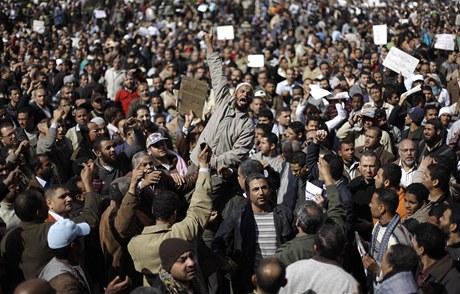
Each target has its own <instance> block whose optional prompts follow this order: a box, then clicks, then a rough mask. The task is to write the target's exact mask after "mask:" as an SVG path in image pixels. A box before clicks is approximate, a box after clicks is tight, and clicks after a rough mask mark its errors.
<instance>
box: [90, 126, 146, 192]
mask: <svg viewBox="0 0 460 294" xmlns="http://www.w3.org/2000/svg"><path fill="white" fill-rule="evenodd" d="M125 124H127V125H128V126H131V127H132V128H133V129H134V136H135V138H134V141H133V144H132V145H130V146H128V147H127V148H126V149H125V150H124V151H123V152H121V153H119V154H117V153H116V152H115V147H114V146H113V142H112V140H110V139H109V138H108V137H106V136H101V137H99V138H97V139H96V141H95V142H94V144H93V152H94V154H95V155H96V157H97V159H96V161H95V169H96V171H97V173H98V175H99V178H100V179H101V180H102V181H103V183H104V184H103V187H102V190H101V194H102V195H109V189H110V183H112V181H113V180H114V179H116V178H119V177H121V176H124V175H125V174H126V173H127V172H128V170H129V168H130V166H131V164H130V162H131V158H132V157H133V156H134V154H136V153H137V152H139V151H141V150H142V149H143V148H144V140H145V139H144V136H143V135H142V134H141V133H140V132H141V130H140V124H139V122H138V121H137V120H136V119H134V118H130V119H128V120H127V121H126V123H125Z"/></svg>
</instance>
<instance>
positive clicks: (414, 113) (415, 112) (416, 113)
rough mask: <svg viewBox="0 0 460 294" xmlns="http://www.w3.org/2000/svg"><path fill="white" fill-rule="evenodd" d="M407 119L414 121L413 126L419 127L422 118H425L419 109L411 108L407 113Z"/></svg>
mask: <svg viewBox="0 0 460 294" xmlns="http://www.w3.org/2000/svg"><path fill="white" fill-rule="evenodd" d="M407 114H409V117H410V118H411V119H412V120H413V121H414V123H415V124H417V125H420V124H421V123H422V121H423V117H424V116H425V111H423V109H421V108H419V107H412V108H411V109H409V111H407Z"/></svg>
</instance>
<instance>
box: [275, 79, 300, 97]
mask: <svg viewBox="0 0 460 294" xmlns="http://www.w3.org/2000/svg"><path fill="white" fill-rule="evenodd" d="M295 86H300V84H299V83H298V82H296V81H294V83H292V84H291V85H289V84H288V81H287V80H284V81H281V82H279V83H278V85H276V94H278V95H281V93H282V92H283V91H288V92H289V94H291V95H292V88H294V87H295Z"/></svg>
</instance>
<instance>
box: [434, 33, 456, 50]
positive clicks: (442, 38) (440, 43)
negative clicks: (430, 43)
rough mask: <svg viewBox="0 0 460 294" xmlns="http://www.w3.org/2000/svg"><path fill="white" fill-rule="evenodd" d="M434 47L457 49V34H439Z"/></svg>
mask: <svg viewBox="0 0 460 294" xmlns="http://www.w3.org/2000/svg"><path fill="white" fill-rule="evenodd" d="M434 48H436V49H441V50H449V51H454V50H455V35H453V34H438V35H436V43H434Z"/></svg>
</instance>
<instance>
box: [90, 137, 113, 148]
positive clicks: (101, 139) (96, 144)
mask: <svg viewBox="0 0 460 294" xmlns="http://www.w3.org/2000/svg"><path fill="white" fill-rule="evenodd" d="M104 141H112V140H110V138H109V137H107V136H100V137H98V138H96V140H95V141H94V143H93V149H94V150H95V151H101V145H102V142H104Z"/></svg>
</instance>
